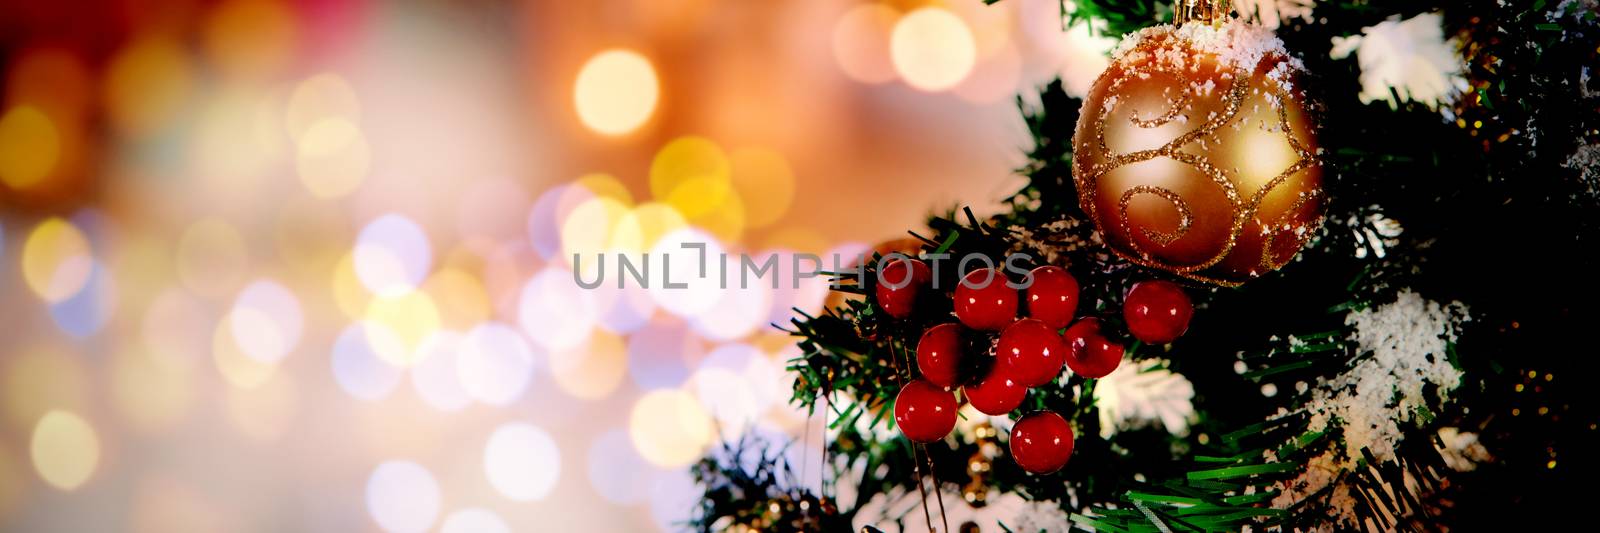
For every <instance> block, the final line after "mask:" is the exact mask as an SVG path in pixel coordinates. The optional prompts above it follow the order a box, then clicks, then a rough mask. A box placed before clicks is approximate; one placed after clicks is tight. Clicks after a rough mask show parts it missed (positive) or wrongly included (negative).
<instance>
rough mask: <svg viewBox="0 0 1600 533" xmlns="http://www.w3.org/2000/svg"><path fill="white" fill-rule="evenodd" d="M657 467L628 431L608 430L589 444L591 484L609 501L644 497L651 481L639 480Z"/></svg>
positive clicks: (623, 502)
mask: <svg viewBox="0 0 1600 533" xmlns="http://www.w3.org/2000/svg"><path fill="white" fill-rule="evenodd" d="M654 470H655V467H654V466H653V465H651V464H650V463H649V462H646V461H645V460H644V458H643V457H640V456H639V452H638V451H637V450H635V449H634V448H633V442H632V441H630V440H629V439H628V432H626V431H623V430H621V429H611V430H606V431H605V432H604V433H601V434H600V436H599V437H596V438H595V439H594V444H591V445H589V485H590V486H592V487H594V491H595V492H596V493H598V494H600V497H602V498H605V499H606V501H609V502H611V503H615V504H617V505H634V504H637V503H639V502H642V501H644V498H645V496H646V495H648V494H649V489H650V487H649V485H647V484H645V483H640V482H639V480H640V479H642V478H644V477H645V476H647V475H649V474H650V473H651V472H652V471H654Z"/></svg>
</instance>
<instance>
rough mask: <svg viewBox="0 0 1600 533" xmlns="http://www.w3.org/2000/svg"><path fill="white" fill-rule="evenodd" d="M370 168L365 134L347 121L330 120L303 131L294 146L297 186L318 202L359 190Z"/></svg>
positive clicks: (332, 118)
mask: <svg viewBox="0 0 1600 533" xmlns="http://www.w3.org/2000/svg"><path fill="white" fill-rule="evenodd" d="M371 165H372V149H371V148H370V147H369V146H368V145H367V137H366V134H364V133H362V132H361V128H360V127H359V126H357V125H356V124H355V123H354V122H351V121H350V120H349V119H346V118H342V117H331V118H325V119H322V120H318V121H316V122H314V123H312V124H311V126H309V127H307V128H306V131H305V133H303V134H301V135H300V138H299V139H298V140H297V141H296V143H295V168H296V169H297V170H298V171H299V173H300V183H301V184H303V185H305V187H306V190H308V191H311V194H313V195H316V196H317V197H318V198H338V197H341V196H344V195H347V194H350V193H352V192H355V190H356V189H357V188H359V187H360V186H361V183H362V181H364V180H366V178H367V171H368V169H369V168H370V167H371Z"/></svg>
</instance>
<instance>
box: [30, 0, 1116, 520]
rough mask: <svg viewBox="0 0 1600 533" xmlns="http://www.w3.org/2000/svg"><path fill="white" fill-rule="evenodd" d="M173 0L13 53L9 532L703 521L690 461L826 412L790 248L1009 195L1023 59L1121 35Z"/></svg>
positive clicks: (873, 5) (809, 8) (886, 15)
mask: <svg viewBox="0 0 1600 533" xmlns="http://www.w3.org/2000/svg"><path fill="white" fill-rule="evenodd" d="M604 1H609V0H604ZM612 3H615V2H612ZM930 6H935V7H930ZM123 7H126V6H123ZM168 7H174V6H168ZM176 7H178V9H163V10H156V11H159V13H156V11H152V10H150V9H144V10H142V11H141V10H139V9H134V10H132V11H129V10H128V9H122V8H117V9H111V10H104V9H101V10H92V9H91V10H78V11H83V12H82V13H78V12H76V11H73V10H72V9H69V8H62V7H59V6H55V4H50V3H41V4H38V6H37V9H25V10H22V11H19V12H18V16H17V17H13V18H18V23H17V24H13V25H14V26H17V27H18V28H20V29H21V30H23V31H19V32H13V33H14V34H11V33H8V34H7V38H8V39H9V40H8V41H7V45H6V46H5V47H4V48H5V50H4V52H3V53H0V55H3V56H4V57H6V61H4V62H3V64H0V67H4V72H3V73H0V80H3V82H0V204H4V206H5V207H4V208H3V211H4V213H5V215H4V216H3V217H0V218H3V219H4V220H0V223H3V224H4V228H3V230H0V259H3V261H0V273H6V274H10V275H9V276H0V294H6V295H7V296H8V299H6V300H5V302H4V305H3V306H0V316H3V317H4V319H5V320H6V321H7V322H6V323H7V326H8V329H7V330H6V332H7V334H8V335H9V336H7V337H6V340H5V341H4V342H3V343H0V344H4V346H5V348H0V352H4V353H3V355H0V426H3V429H0V529H7V528H8V527H9V528H12V529H17V528H20V529H26V530H41V531H47V530H65V531H100V530H126V531H133V532H136V533H156V532H166V531H185V530H205V531H263V530H282V529H288V530H324V529H326V530H342V531H380V530H384V531H443V532H445V533H498V532H501V531H506V532H509V531H511V530H513V528H512V527H511V525H512V524H517V525H518V526H519V527H521V526H524V525H527V524H536V525H543V526H544V527H547V528H551V529H561V530H577V529H585V528H584V527H579V526H580V525H587V526H588V527H587V529H603V530H610V529H625V530H650V529H651V528H652V527H651V526H652V522H655V524H654V525H656V526H659V527H660V529H663V530H677V529H681V527H682V520H684V519H686V518H687V517H688V513H689V511H690V507H691V506H692V505H693V504H696V503H698V501H697V500H696V498H697V497H698V494H699V493H698V490H697V488H696V487H694V483H693V481H692V480H691V479H689V477H688V475H687V470H686V468H685V467H686V466H687V465H689V464H691V463H693V462H694V461H695V460H697V459H699V458H701V457H703V456H704V454H705V453H706V452H707V451H708V450H710V447H711V446H713V445H717V444H719V443H720V441H719V439H727V438H732V437H735V436H738V435H741V434H743V433H748V432H750V431H755V432H758V433H760V436H761V437H762V438H771V440H772V442H775V443H786V442H789V441H790V440H792V436H791V435H783V434H781V433H782V432H784V431H787V432H790V433H794V432H798V431H800V428H801V427H802V426H801V423H802V422H801V421H802V420H803V419H804V414H803V413H799V412H797V411H796V410H794V409H792V408H788V407H787V401H788V400H789V396H790V394H791V393H792V386H793V383H792V375H791V374H789V373H787V372H786V371H785V369H784V365H785V360H786V359H787V358H790V357H793V356H795V355H796V354H797V353H798V352H797V351H796V350H797V349H796V348H794V347H793V346H792V344H791V342H792V339H790V338H788V337H787V336H786V335H783V334H782V333H781V332H776V331H774V330H773V329H771V328H770V327H769V324H771V323H778V324H780V325H782V324H787V321H788V320H789V319H790V317H792V316H793V315H794V311H793V309H794V308H799V309H801V310H803V311H806V312H811V313H815V312H817V311H818V310H819V308H820V307H821V306H822V305H823V302H824V297H825V296H827V290H826V285H827V282H826V279H825V278H822V277H820V276H819V277H815V278H809V279H803V280H801V281H800V287H799V288H795V287H793V286H791V283H790V281H791V280H792V279H794V277H795V276H794V275H793V274H794V272H793V270H794V268H795V267H794V266H793V265H794V264H793V262H792V260H793V259H794V258H795V257H796V254H797V253H801V252H804V253H819V252H823V251H825V250H829V249H830V248H836V247H838V246H840V245H839V243H840V242H847V241H848V240H856V241H859V240H867V241H868V242H877V241H878V240H880V239H882V238H884V237H885V236H886V235H890V234H892V233H893V232H894V231H898V229H897V228H902V227H903V226H904V222H905V221H906V220H915V219H916V217H919V216H922V215H923V214H924V213H922V212H921V209H922V207H917V206H924V205H928V204H929V203H930V202H931V201H948V198H950V197H974V195H976V194H980V193H983V194H987V193H985V192H984V191H988V190H989V189H990V188H992V187H990V186H986V185H974V183H980V182H981V181H982V180H972V179H968V177H970V176H974V175H984V173H986V172H987V173H993V174H994V175H1001V174H1003V173H1006V172H1008V171H1009V170H1010V169H1012V168H1013V167H1014V166H1015V165H1014V158H1015V147H1014V146H1012V145H1011V144H1009V143H1000V144H998V145H997V144H995V143H984V142H978V141H981V139H982V138H983V137H984V136H990V134H991V133H992V132H993V131H995V130H993V128H991V127H989V126H988V125H990V124H1004V122H1001V121H1002V120H1004V119H1006V118H1008V117H1010V118H1014V113H1015V109H1014V108H1013V106H1012V105H1010V102H1011V100H1012V99H1011V94H1010V91H1011V90H1012V88H1016V87H1028V86H1031V85H1034V84H1039V83H1044V82H1046V81H1048V80H1049V79H1052V78H1054V77H1056V76H1062V77H1064V78H1066V79H1068V80H1069V91H1071V90H1073V87H1076V86H1077V85H1075V83H1076V80H1080V79H1081V78H1083V77H1084V76H1085V75H1086V74H1085V72H1086V71H1090V70H1092V71H1095V72H1097V71H1098V70H1099V67H1095V65H1096V64H1097V63H1096V61H1099V62H1100V63H1098V64H1099V65H1102V66H1103V64H1104V63H1103V62H1104V56H1105V51H1106V50H1107V49H1108V47H1109V45H1105V46H1102V45H1101V43H1102V42H1104V41H1109V39H1107V38H1106V37H1105V36H1104V35H1101V34H1103V33H1104V32H1100V34H1096V36H1095V40H1094V43H1093V44H1094V45H1095V46H1094V47H1086V46H1085V45H1084V43H1085V42H1087V41H1086V39H1087V37H1084V36H1087V35H1089V34H1087V33H1084V34H1083V36H1080V35H1079V33H1080V32H1079V30H1085V31H1087V30H1086V28H1084V26H1083V25H1079V26H1075V27H1073V28H1071V29H1069V30H1063V29H1062V28H1060V27H1059V25H1056V24H1053V22H1054V20H1053V19H1054V15H1055V14H1056V13H1055V10H1056V9H1057V8H1058V6H1056V5H1055V2H1053V0H1008V1H1007V2H1005V3H1003V4H1002V5H1001V6H996V7H985V6H981V5H978V3H976V2H975V3H973V4H972V5H970V6H968V5H957V4H950V3H928V2H905V1H896V2H843V3H840V2H832V3H829V2H823V3H815V2H794V1H791V2H776V3H774V2H757V3H751V4H749V5H742V6H740V7H739V8H738V9H737V11H738V15H739V16H738V17H736V18H737V19H738V20H739V21H740V23H739V24H720V23H714V22H716V20H717V19H715V15H716V14H717V13H719V12H722V11H726V10H724V9H721V8H719V7H718V4H717V2H715V1H713V0H689V1H688V2H678V3H670V2H669V3H660V2H653V1H647V0H622V1H621V2H620V4H618V5H617V6H611V5H606V6H603V9H604V10H606V11H607V12H608V13H610V12H612V11H616V9H615V8H617V7H620V8H622V9H623V10H622V11H618V12H621V13H627V12H628V10H635V11H638V12H639V13H634V14H632V15H627V17H625V18H630V19H635V20H634V22H639V21H643V25H642V26H641V25H638V24H634V26H638V27H637V28H633V29H632V30H628V31H624V32H622V33H619V32H618V31H617V30H618V29H619V28H621V29H625V30H626V29H627V28H624V27H623V26H627V25H628V24H623V26H617V27H610V26H616V25H615V24H614V23H615V22H617V21H615V20H613V21H610V22H607V21H606V20H604V19H606V18H607V17H601V18H599V19H595V18H594V17H587V18H585V17H572V16H571V15H572V14H574V13H576V12H577V11H583V10H590V9H595V8H600V7H598V6H590V5H589V4H586V3H559V2H558V3H549V4H548V5H534V4H521V3H511V4H504V5H498V4H497V5H494V6H488V5H482V4H475V3H459V2H457V3H450V2H446V3H438V2H420V3H419V2H403V3H381V2H380V3H373V2H361V1H355V2H346V1H332V2H324V1H319V0H309V1H307V0H212V1H207V2H199V3H192V5H191V4H184V5H183V6H176ZM919 8H921V9H919ZM575 10H576V11H575ZM910 10H917V11H913V12H911V13H909V14H908V13H907V11H910ZM947 10H948V11H947ZM124 11H126V13H125V12H124ZM952 13H953V15H952ZM640 14H642V15H643V16H639V15H640ZM44 15H48V16H49V17H57V18H58V17H62V16H67V17H69V18H72V20H74V21H76V22H79V23H81V26H82V27H81V28H80V30H82V31H75V32H67V33H60V32H51V31H43V32H40V31H34V30H35V29H47V28H44V27H43V25H41V24H38V23H39V22H40V20H39V19H37V18H36V17H38V16H44ZM708 17H709V18H708ZM47 18H48V17H47ZM613 18H614V17H613ZM591 19H592V20H591ZM729 20H732V19H729ZM7 21H8V22H11V21H10V20H9V19H8V20H7ZM485 21H492V22H493V23H491V24H489V25H488V26H487V27H486V26H484V25H483V24H482V22H485ZM501 21H504V22H511V23H505V24H502V23H499V22H501ZM50 22H53V19H52V20H51V21H50ZM623 22H627V21H623ZM707 22H713V23H710V24H708V23H707ZM723 22H727V21H723ZM745 22H749V24H746V23H745ZM36 26H39V27H38V28H36ZM1052 26H1056V27H1052ZM8 27H9V26H8ZM774 28H779V29H778V30H776V31H767V30H772V29H774ZM486 30H488V32H489V34H486V33H485V31H486ZM636 30H637V31H636ZM752 30H755V31H752ZM502 33H503V34H502ZM490 34H492V35H490ZM485 37H490V38H485ZM685 37H690V38H685ZM1080 37H1082V38H1080ZM897 42H898V43H899V45H896V43H897ZM968 55H970V58H969V57H967V56H968ZM1095 72H1089V74H1093V73H1095ZM897 80H900V81H903V82H904V84H905V85H902V84H900V83H892V82H896V81H897ZM908 86H909V87H910V88H908ZM913 90H921V91H923V92H927V93H929V94H914V93H913V92H912V91H913ZM908 96H909V97H910V98H907V97H908ZM963 101H966V102H970V103H973V104H975V105H967V104H963V103H962V102H963ZM941 146H945V147H947V146H963V147H968V148H970V149H962V150H941V149H937V147H941ZM930 147H931V148H933V149H930ZM930 176H932V177H930ZM890 195H892V197H893V198H895V201H893V202H885V201H882V200H881V198H885V197H890ZM975 207H978V206H975ZM841 212H850V213H854V214H856V215H859V216H851V217H839V216H837V214H838V213H841ZM4 230H9V232H6V231H4ZM702 243H703V244H705V245H706V248H707V249H706V253H705V254H704V259H702V254H701V253H700V252H698V251H697V250H695V249H693V248H684V247H683V246H682V245H684V244H696V245H697V244H702ZM856 249H865V246H863V245H859V244H858V245H856ZM757 250H763V252H759V253H751V254H750V255H751V257H752V259H753V260H756V261H758V262H760V261H764V260H765V259H766V257H767V253H768V252H766V251H769V250H775V251H776V252H775V253H776V254H777V255H776V258H777V262H776V263H777V265H776V266H777V269H776V271H774V272H769V273H768V274H767V276H768V277H771V278H776V279H778V280H779V281H780V283H779V286H778V287H777V288H776V289H775V288H773V287H772V286H771V283H770V280H769V279H768V278H767V277H764V278H760V279H751V280H749V282H748V285H746V286H744V287H741V285H744V284H745V283H744V282H743V280H741V279H740V275H739V271H740V267H741V266H742V265H741V263H740V261H739V256H740V254H744V253H747V252H756V251H757ZM575 253H578V254H585V256H584V257H583V262H582V268H581V269H580V268H578V267H577V266H576V265H574V261H573V259H572V256H573V254H575ZM723 253H726V254H728V255H729V256H730V260H729V261H728V262H726V263H724V262H722V261H721V257H720V256H721V255H722V254H723ZM597 254H606V257H605V261H606V264H605V269H604V271H603V273H604V277H605V282H604V283H602V284H601V285H600V286H599V287H596V288H593V289H583V288H581V287H578V286H577V285H576V284H575V283H574V281H573V279H574V277H575V276H574V274H573V271H574V270H578V271H579V272H578V276H577V277H580V278H582V279H585V280H592V279H595V278H596V277H597V275H598V274H600V273H601V270H600V269H599V267H600V265H599V261H598V260H596V255H597ZM822 257H823V258H824V260H825V261H824V263H823V264H821V265H817V266H818V267H820V268H821V269H824V270H825V269H828V268H830V267H831V266H832V265H830V264H828V263H827V262H826V259H827V257H828V256H827V255H822ZM619 258H626V259H627V260H628V262H629V263H630V264H631V265H632V266H634V267H641V266H644V265H646V264H647V258H648V266H644V268H643V270H645V274H644V277H645V278H647V279H646V280H645V281H642V282H641V281H638V280H635V279H633V278H632V277H631V276H630V277H627V278H626V279H622V278H623V277H624V276H623V275H622V274H619V271H618V267H619V266H620V265H619V262H620V261H619ZM702 261H704V263H702ZM806 266H809V265H806ZM702 267H703V268H704V271H703V272H704V274H703V275H702ZM669 269H670V275H669V274H668V270H669ZM724 270H726V271H727V273H728V275H729V277H728V279H727V281H726V283H727V286H726V287H724V286H722V284H723V280H722V279H720V278H721V277H722V275H723V271H724ZM669 277H670V281H672V282H674V283H678V282H682V283H687V284H688V287H687V288H682V289H673V288H668V287H666V282H667V281H668V279H669ZM647 287H648V288H647ZM406 381H409V385H402V383H403V382H406ZM402 388H406V389H409V390H401V389H402ZM52 413H59V414H52ZM519 413H521V414H524V415H527V414H530V413H531V418H527V419H526V420H518V419H516V418H514V417H516V416H519V415H518V414H519ZM47 414H49V418H50V420H51V422H50V423H49V424H44V423H43V422H42V421H43V420H44V419H45V418H46V417H47ZM63 420H65V421H66V422H65V423H63V422H62V421H63ZM508 421H510V422H512V423H510V424H506V422H508ZM810 421H811V422H813V425H815V424H814V423H815V422H817V420H816V419H815V417H812V418H811V419H810ZM525 422H526V423H525ZM502 424H504V425H502ZM46 426H48V427H46ZM62 428H66V429H65V430H63V429H62ZM776 428H783V429H782V430H779V429H776ZM497 429H498V430H499V431H496V430H497ZM813 429H815V428H813ZM813 433H818V432H816V431H813ZM462 435H466V436H467V437H468V438H467V439H465V440H463V439H460V438H456V437H459V436H462ZM506 435H510V436H506ZM530 435H536V436H530ZM35 437H41V438H43V437H48V438H46V439H45V440H51V441H63V442H68V443H69V444H71V446H65V447H63V446H51V447H48V449H47V447H44V446H34V443H33V442H32V440H33V439H34V438H35ZM480 439H486V440H480ZM86 442H87V443H94V446H95V447H96V448H97V450H98V451H96V452H95V453H93V454H85V453H84V450H85V449H87V447H88V446H89V445H87V444H84V443H86ZM497 443H498V444H497ZM507 443H509V444H507ZM558 443H559V449H558ZM809 444H810V449H811V451H810V453H811V454H812V455H811V457H810V458H811V459H813V461H812V462H811V464H813V465H815V464H816V462H815V458H816V456H815V454H816V453H817V452H816V451H815V449H816V448H817V447H818V445H819V444H820V443H819V442H818V441H817V440H816V437H813V439H812V440H811V442H810V443H809ZM796 448H798V447H796ZM39 450H44V451H45V452H48V453H45V455H46V456H47V458H48V459H50V460H51V461H54V462H51V463H49V464H51V465H56V466H49V467H48V468H46V467H43V466H41V463H40V460H39V459H38V457H36V455H37V452H38V451H39ZM30 452H35V454H34V455H30ZM561 452H566V453H561ZM797 453H799V452H790V453H788V454H787V455H788V456H789V457H791V458H793V457H798V455H796V454H797ZM73 454H76V455H75V456H74V455H73ZM86 456H87V457H91V458H90V459H84V457H86ZM71 457H76V458H75V459H71V460H63V459H62V458H71ZM396 459H404V460H400V461H396ZM742 460H748V459H747V458H742ZM61 465H66V466H65V467H63V466H61ZM73 468H76V469H78V470H77V471H72V469H73ZM561 472H567V473H568V475H567V476H566V479H562V478H561V476H560V473H561ZM811 472H812V474H811V477H810V478H806V479H804V480H803V481H804V483H807V484H812V483H816V482H817V480H816V479H815V476H816V471H815V470H814V469H813V470H812V471H811ZM573 473H576V474H573ZM52 476H54V477H56V478H57V479H58V480H65V481H70V483H62V484H57V483H55V482H52V481H50V478H51V477H52ZM575 476H576V477H575ZM580 477H581V478H585V479H577V478H580ZM41 478H44V479H42V480H41ZM69 478H81V479H76V480H74V479H69ZM291 478H292V479H291ZM585 483H587V484H588V486H583V485H584V484H585ZM63 484H65V485H70V486H71V487H75V488H71V489H68V490H69V491H70V492H71V493H70V494H60V493H59V492H61V491H60V490H57V489H52V488H51V487H52V486H56V487H57V488H62V487H61V485H63ZM537 500H543V501H542V502H541V503H538V504H533V505H528V504H526V503H522V502H528V501H537ZM108 502H109V503H108ZM108 505H109V507H108ZM104 509H111V510H113V511H115V512H113V513H109V514H108V513H102V512H98V511H99V510H104ZM284 509H289V510H290V511H291V512H288V513H285V512H282V511H283V510H284ZM80 510H88V511H95V512H79V511H80Z"/></svg>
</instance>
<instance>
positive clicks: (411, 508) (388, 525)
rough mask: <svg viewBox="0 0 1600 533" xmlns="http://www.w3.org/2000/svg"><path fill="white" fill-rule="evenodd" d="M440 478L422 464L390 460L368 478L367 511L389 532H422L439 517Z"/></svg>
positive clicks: (374, 470)
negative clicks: (436, 478)
mask: <svg viewBox="0 0 1600 533" xmlns="http://www.w3.org/2000/svg"><path fill="white" fill-rule="evenodd" d="M440 498H441V495H440V491H439V482H438V481H436V480H434V478H433V474H432V473H430V472H428V469H426V468H423V467H422V465H419V464H417V463H414V462H411V461H389V462H386V463H383V464H380V465H378V467H377V468H375V469H373V470H372V475H371V476H370V477H368V478H367V512H368V513H369V514H371V515H372V519H373V521H375V522H377V523H378V527H380V528H382V529H383V530H384V531H388V532H390V533H422V532H424V531H427V530H428V528H430V527H432V526H433V523H434V521H435V520H437V519H438V517H439V500H440Z"/></svg>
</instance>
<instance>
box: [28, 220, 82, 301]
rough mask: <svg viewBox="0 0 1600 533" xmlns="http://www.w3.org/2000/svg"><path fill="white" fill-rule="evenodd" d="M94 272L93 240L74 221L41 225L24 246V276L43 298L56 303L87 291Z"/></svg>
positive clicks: (51, 221) (51, 222) (30, 234)
mask: <svg viewBox="0 0 1600 533" xmlns="http://www.w3.org/2000/svg"><path fill="white" fill-rule="evenodd" d="M93 273H94V255H93V252H92V251H91V250H90V248H89V239H88V237H85V236H84V234H83V232H82V231H79V230H78V227H77V226H74V225H72V223H71V222H68V221H66V220H63V219H61V218H50V219H46V220H45V221H44V222H40V223H39V225H38V226H35V227H34V228H33V231H32V232H31V233H29V234H28V240H27V242H25V243H24V244H23V245H22V277H23V280H24V281H26V282H27V284H28V288H29V289H32V290H33V293H34V294H37V295H38V296H39V297H40V298H43V299H44V300H45V301H47V302H50V303H56V302H61V301H64V300H66V299H68V298H71V297H72V296H73V295H76V294H78V291H81V290H83V287H84V286H85V285H87V284H88V283H89V276H90V275H91V274H93Z"/></svg>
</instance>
